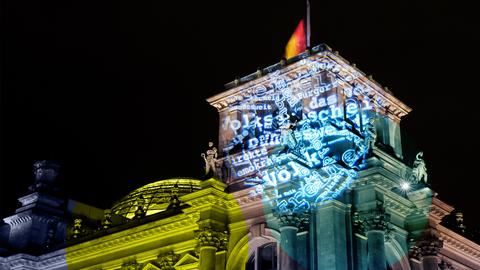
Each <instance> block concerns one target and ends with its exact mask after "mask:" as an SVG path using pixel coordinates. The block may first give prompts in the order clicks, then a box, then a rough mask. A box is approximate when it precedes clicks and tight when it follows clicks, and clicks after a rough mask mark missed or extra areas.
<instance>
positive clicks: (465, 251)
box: [437, 225, 480, 264]
mask: <svg viewBox="0 0 480 270" xmlns="http://www.w3.org/2000/svg"><path fill="white" fill-rule="evenodd" d="M437 230H438V232H439V233H440V236H441V238H442V239H443V243H444V248H449V249H451V250H453V251H454V252H456V253H457V254H458V255H459V256H463V257H467V258H468V259H469V260H472V261H475V262H477V263H478V264H480V245H478V244H477V243H475V242H473V241H471V240H469V239H467V238H465V237H463V236H461V235H459V234H457V233H455V232H454V231H452V230H450V229H448V228H446V227H444V226H442V225H438V226H437Z"/></svg>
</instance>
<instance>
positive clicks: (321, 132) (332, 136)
mask: <svg viewBox="0 0 480 270" xmlns="http://www.w3.org/2000/svg"><path fill="white" fill-rule="evenodd" d="M226 86H227V88H229V90H227V91H225V92H223V93H221V94H218V95H216V96H214V97H211V98H209V99H208V102H209V103H210V104H211V105H212V106H214V107H215V108H217V109H218V111H219V114H220V127H219V148H220V152H221V153H223V159H221V160H222V167H223V169H222V175H221V178H222V179H223V180H224V181H225V182H226V183H228V184H229V185H230V186H231V188H232V189H233V190H236V189H242V188H244V187H248V186H251V185H255V184H258V183H265V182H271V184H279V183H281V182H287V181H289V180H290V179H293V177H294V175H295V176H296V175H301V176H303V178H305V177H309V176H313V175H316V174H317V173H319V174H321V175H324V177H323V180H325V177H326V176H325V175H329V176H328V177H344V178H345V177H346V176H347V174H349V173H350V174H352V173H354V171H358V170H361V168H362V166H363V167H364V163H365V162H364V161H365V158H366V157H367V156H368V155H369V153H371V151H372V149H373V148H375V147H378V148H380V149H382V150H384V151H385V152H386V153H389V154H391V155H392V156H393V157H394V158H398V159H402V158H403V155H402V143H401V138H400V119H401V118H402V117H403V116H405V115H406V114H408V113H409V112H410V110H411V109H410V108H409V107H408V106H406V105H405V104H404V103H402V102H401V101H400V100H398V99H397V98H395V97H394V96H393V95H392V93H391V92H390V91H388V89H386V88H383V87H382V86H381V85H380V84H378V83H377V82H375V81H374V80H373V79H372V78H371V77H367V76H366V75H365V74H364V73H362V72H361V71H360V70H358V69H357V68H356V67H355V66H354V65H350V63H349V62H348V61H346V60H345V59H343V58H342V57H341V56H339V55H338V53H336V52H332V51H331V49H330V48H329V47H328V46H326V45H320V46H316V47H314V48H313V49H311V50H310V51H305V52H304V53H302V54H300V55H298V56H296V57H294V58H291V59H289V60H288V61H282V62H280V63H278V64H276V65H273V66H270V67H267V68H265V69H262V70H258V71H257V72H256V73H254V74H251V75H248V76H246V77H243V78H240V79H237V80H235V81H234V82H231V83H229V84H227V85H226ZM291 162H294V163H291ZM362 164H363V165H362ZM272 168H276V169H274V171H275V172H272ZM282 168H283V169H282ZM307 170H308V171H309V172H307ZM335 170H336V171H339V170H341V171H342V173H340V174H338V173H337V174H335V173H334V176H332V172H333V171H335ZM302 171H304V172H306V173H305V174H302V173H301V172H302ZM315 177H317V176H315ZM287 178H288V179H287ZM311 178H312V177H311ZM317 178H318V177H317ZM331 191H332V192H334V191H335V189H334V188H333V189H332V190H331ZM319 192H320V191H319Z"/></svg>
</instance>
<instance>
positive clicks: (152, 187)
mask: <svg viewBox="0 0 480 270" xmlns="http://www.w3.org/2000/svg"><path fill="white" fill-rule="evenodd" d="M201 182H202V181H201V180H197V179H189V178H173V179H166V180H160V181H156V182H153V183H150V184H147V185H145V186H143V187H140V188H137V189H136V190H134V191H132V192H130V193H129V194H128V195H127V196H125V197H124V198H123V199H121V200H119V201H118V202H116V203H115V204H114V205H113V206H112V213H115V214H117V215H120V216H123V217H126V218H129V219H131V218H133V217H134V216H135V211H136V210H137V209H138V207H139V206H140V205H141V206H142V207H143V210H144V211H145V213H146V215H147V216H148V215H153V214H156V213H158V212H161V211H164V210H166V209H167V206H168V204H169V202H170V198H171V196H172V191H173V189H174V187H175V184H176V185H177V188H176V190H177V192H176V193H177V195H178V196H179V197H180V196H183V195H185V194H189V193H191V192H194V191H197V190H200V189H201V188H200V183H201Z"/></svg>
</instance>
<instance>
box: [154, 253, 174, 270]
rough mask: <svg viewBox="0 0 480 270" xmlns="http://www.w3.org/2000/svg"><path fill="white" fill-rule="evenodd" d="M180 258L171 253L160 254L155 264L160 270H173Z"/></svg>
mask: <svg viewBox="0 0 480 270" xmlns="http://www.w3.org/2000/svg"><path fill="white" fill-rule="evenodd" d="M179 259H180V256H179V255H178V254H175V253H173V252H169V253H164V254H160V255H158V257H157V260H156V262H157V264H158V266H160V269H162V270H175V267H174V265H175V263H176V262H178V260H179Z"/></svg>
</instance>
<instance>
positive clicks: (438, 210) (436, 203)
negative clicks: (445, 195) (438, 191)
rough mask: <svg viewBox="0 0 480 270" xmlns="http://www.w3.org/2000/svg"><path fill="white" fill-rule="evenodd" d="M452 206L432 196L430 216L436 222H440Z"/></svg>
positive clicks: (451, 209)
mask: <svg viewBox="0 0 480 270" xmlns="http://www.w3.org/2000/svg"><path fill="white" fill-rule="evenodd" d="M453 210H454V208H453V207H452V206H450V205H448V204H446V203H445V202H443V201H441V200H439V199H438V198H436V197H433V198H432V205H431V206H430V212H429V214H430V217H431V218H432V219H433V220H434V221H435V223H436V224H438V223H440V222H441V221H442V219H443V218H444V217H445V216H447V215H449V214H450V213H451V212H452V211H453Z"/></svg>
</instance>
